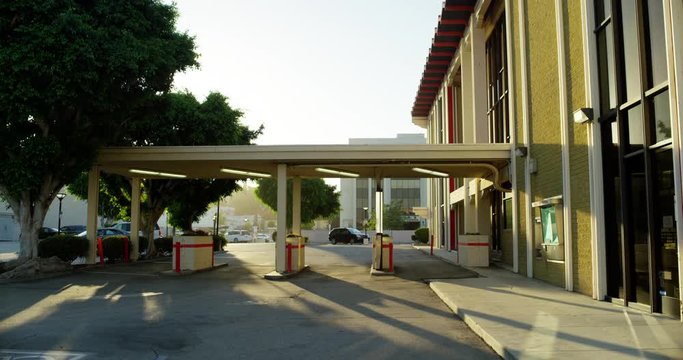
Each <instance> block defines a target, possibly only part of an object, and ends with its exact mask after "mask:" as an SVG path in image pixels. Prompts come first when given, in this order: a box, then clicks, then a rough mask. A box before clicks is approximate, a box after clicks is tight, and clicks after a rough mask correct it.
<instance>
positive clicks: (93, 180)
mask: <svg viewBox="0 0 683 360" xmlns="http://www.w3.org/2000/svg"><path fill="white" fill-rule="evenodd" d="M99 197H100V168H99V167H97V166H93V167H92V169H90V172H88V213H87V217H86V222H85V224H86V231H87V232H86V234H87V238H88V242H89V243H90V246H89V247H88V258H87V259H86V262H87V263H88V264H94V263H95V261H96V260H95V257H96V256H97V209H99V205H98V204H99Z"/></svg>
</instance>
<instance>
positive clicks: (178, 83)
mask: <svg viewBox="0 0 683 360" xmlns="http://www.w3.org/2000/svg"><path fill="white" fill-rule="evenodd" d="M176 4H177V7H178V11H179V13H180V17H179V19H178V22H177V26H178V29H179V30H180V31H187V32H188V33H189V34H191V35H193V36H195V37H196V44H197V51H198V52H199V53H200V59H199V61H200V64H201V67H200V68H199V69H196V70H191V71H189V72H187V73H183V74H178V75H176V78H175V87H176V89H177V90H183V89H187V90H189V91H190V92H192V93H194V94H195V95H196V96H197V97H198V98H200V99H203V98H204V97H205V96H206V95H207V94H208V93H209V92H211V91H218V92H221V93H222V94H224V95H226V96H228V97H229V99H230V105H231V106H232V107H234V108H238V109H241V110H242V111H243V112H244V113H245V115H244V117H243V119H242V121H243V123H245V124H246V125H248V126H249V127H251V128H255V127H257V126H258V125H260V124H263V125H264V126H265V130H264V133H263V135H261V136H260V137H259V138H258V139H257V140H256V143H257V144H263V145H271V144H346V143H348V139H349V138H359V137H394V136H395V135H396V134H397V133H424V130H423V129H421V128H419V127H417V126H415V125H413V124H412V122H411V117H410V111H411V109H412V104H413V101H414V99H415V95H416V93H417V89H418V86H419V81H420V77H421V74H422V70H423V66H424V64H425V63H426V57H427V54H428V51H429V47H430V45H431V39H432V37H433V36H434V27H435V26H436V24H437V21H438V16H439V14H440V12H441V6H442V0H342V1H332V0H286V1H285V0H228V1H219V0H176Z"/></svg>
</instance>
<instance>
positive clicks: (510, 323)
mask: <svg viewBox="0 0 683 360" xmlns="http://www.w3.org/2000/svg"><path fill="white" fill-rule="evenodd" d="M417 248H418V249H420V250H421V251H423V252H425V253H427V254H429V247H424V246H423V247H417ZM434 255H435V256H439V257H441V258H443V259H444V260H446V261H449V262H454V261H455V253H453V252H448V251H445V250H439V249H434ZM470 270H473V271H476V272H477V273H479V275H480V277H478V278H469V279H458V280H435V281H432V282H431V283H430V287H431V288H432V290H434V292H435V293H436V294H437V295H438V296H439V297H440V298H441V299H442V300H443V301H444V302H445V303H446V304H447V305H448V306H449V307H450V308H451V309H452V310H453V312H455V313H456V314H457V315H458V316H459V317H460V318H462V319H463V320H464V321H465V322H466V323H467V325H468V326H469V327H470V328H472V330H473V331H474V332H475V333H477V334H478V335H479V336H481V337H482V339H484V341H486V342H487V343H488V344H489V345H490V346H491V347H492V348H493V349H494V350H495V351H496V352H497V353H498V354H499V355H501V356H502V357H504V358H505V359H613V358H618V359H683V323H681V322H680V321H678V320H675V319H670V318H667V317H664V316H660V315H654V314H649V313H643V312H640V311H637V310H633V309H629V308H625V307H621V306H617V305H613V304H611V303H608V302H603V301H597V300H593V299H591V298H590V297H588V296H585V295H581V294H578V293H574V292H567V291H565V290H564V289H562V288H559V287H555V286H552V285H548V284H546V283H543V282H541V281H538V280H534V279H529V278H527V277H524V276H521V275H518V274H514V273H512V272H510V271H507V270H503V269H499V268H495V267H491V268H473V269H470Z"/></svg>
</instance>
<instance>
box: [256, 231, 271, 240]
mask: <svg viewBox="0 0 683 360" xmlns="http://www.w3.org/2000/svg"><path fill="white" fill-rule="evenodd" d="M269 241H270V235H268V234H263V233H258V234H256V242H269Z"/></svg>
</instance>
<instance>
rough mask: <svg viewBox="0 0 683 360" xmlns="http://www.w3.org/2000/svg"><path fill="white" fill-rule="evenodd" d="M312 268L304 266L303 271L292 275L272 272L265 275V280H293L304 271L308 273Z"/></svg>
mask: <svg viewBox="0 0 683 360" xmlns="http://www.w3.org/2000/svg"><path fill="white" fill-rule="evenodd" d="M310 268H311V267H310V266H308V265H304V268H303V269H301V270H300V271H295V272H291V273H279V272H277V271H271V272H269V273H267V274H265V275H263V278H264V279H266V280H274V281H280V280H286V279H289V278H292V277H294V276H297V275H299V274H301V273H302V272H304V271H308V270H309V269H310Z"/></svg>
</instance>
